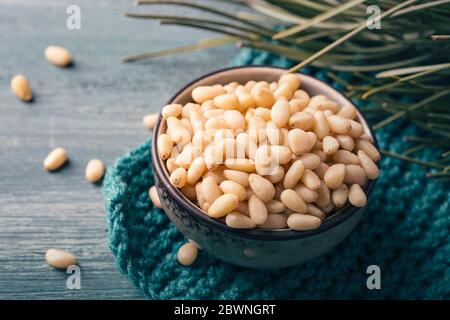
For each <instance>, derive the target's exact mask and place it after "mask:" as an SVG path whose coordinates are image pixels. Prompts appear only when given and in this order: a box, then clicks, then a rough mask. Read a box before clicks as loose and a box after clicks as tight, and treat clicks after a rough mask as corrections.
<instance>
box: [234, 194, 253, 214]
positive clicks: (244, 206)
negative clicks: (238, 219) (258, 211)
mask: <svg viewBox="0 0 450 320" xmlns="http://www.w3.org/2000/svg"><path fill="white" fill-rule="evenodd" d="M247 196H248V195H247ZM234 211H237V212H240V213H242V214H244V215H246V216H249V215H250V214H249V211H248V202H247V201H242V202H238V204H237V206H236V208H234Z"/></svg>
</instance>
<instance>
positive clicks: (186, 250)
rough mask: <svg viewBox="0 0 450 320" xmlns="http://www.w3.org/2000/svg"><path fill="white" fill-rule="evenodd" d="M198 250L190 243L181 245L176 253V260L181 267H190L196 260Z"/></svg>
mask: <svg viewBox="0 0 450 320" xmlns="http://www.w3.org/2000/svg"><path fill="white" fill-rule="evenodd" d="M197 255H198V248H197V246H196V245H195V244H193V243H192V242H188V243H185V244H183V245H182V246H181V247H180V249H178V252H177V259H178V262H179V263H180V264H182V265H183V266H190V265H191V264H193V263H194V261H195V259H197Z"/></svg>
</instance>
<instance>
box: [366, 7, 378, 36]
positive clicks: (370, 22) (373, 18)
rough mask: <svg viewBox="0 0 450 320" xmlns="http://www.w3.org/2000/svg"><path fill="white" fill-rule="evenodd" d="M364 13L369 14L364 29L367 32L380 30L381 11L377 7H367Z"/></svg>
mask: <svg viewBox="0 0 450 320" xmlns="http://www.w3.org/2000/svg"><path fill="white" fill-rule="evenodd" d="M366 13H367V14H370V16H369V17H368V18H367V21H366V27H367V29H369V30H374V29H377V30H379V29H381V9H380V7H379V6H377V5H371V6H368V7H367V9H366Z"/></svg>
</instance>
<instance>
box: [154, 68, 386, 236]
mask: <svg viewBox="0 0 450 320" xmlns="http://www.w3.org/2000/svg"><path fill="white" fill-rule="evenodd" d="M192 99H193V102H190V103H187V104H185V105H184V106H182V105H180V104H169V105H166V106H165V107H164V108H163V109H162V117H163V118H164V120H165V123H166V126H167V130H166V132H165V133H162V134H160V135H159V136H158V141H157V146H158V153H159V155H160V157H161V158H162V159H163V160H164V161H165V164H166V167H167V170H168V172H169V174H170V177H169V179H170V182H171V184H172V185H173V186H175V187H176V188H178V189H180V191H181V192H182V193H183V194H184V196H185V197H186V198H187V199H189V200H190V201H192V202H194V203H195V204H196V205H198V206H199V207H200V208H201V209H202V210H203V211H204V212H205V214H207V215H208V216H210V217H212V218H216V219H220V220H222V221H224V222H225V223H226V224H227V225H228V226H230V227H232V228H261V229H284V228H287V227H289V228H290V229H293V230H311V229H315V228H318V227H319V226H320V224H321V222H322V220H323V219H324V218H326V217H327V216H329V215H331V214H333V213H334V212H336V211H337V209H339V208H341V207H343V206H344V205H346V203H347V201H348V202H349V203H350V204H351V205H353V206H357V207H363V206H364V205H365V204H366V201H367V200H366V195H365V193H364V191H363V189H362V187H364V185H365V184H366V182H367V180H368V179H370V180H373V179H376V178H377V177H378V174H379V170H378V167H377V165H376V162H377V161H378V160H379V159H380V153H379V151H378V150H377V149H376V148H375V147H374V145H373V144H372V142H373V141H372V139H371V137H370V136H369V135H367V134H365V133H364V127H363V126H362V124H361V123H359V122H358V120H357V119H356V116H357V112H356V109H355V107H353V106H352V105H344V106H339V105H338V104H337V103H336V102H334V101H332V100H330V99H329V98H328V97H326V96H324V95H316V96H312V97H310V95H309V94H308V93H307V92H306V91H305V90H302V89H301V83H300V79H299V77H298V76H296V75H294V74H284V75H282V76H281V77H280V79H279V81H277V82H272V83H268V82H265V81H260V82H255V81H249V82H247V83H245V84H239V83H238V82H231V83H228V84H226V85H220V84H218V85H213V86H199V87H196V88H195V89H194V90H193V91H192ZM151 120H152V121H151V122H153V120H154V119H151ZM155 191H156V190H155ZM155 191H153V197H152V198H155V197H156V198H157V194H156V192H155ZM155 194H156V196H155ZM159 205H160V204H159Z"/></svg>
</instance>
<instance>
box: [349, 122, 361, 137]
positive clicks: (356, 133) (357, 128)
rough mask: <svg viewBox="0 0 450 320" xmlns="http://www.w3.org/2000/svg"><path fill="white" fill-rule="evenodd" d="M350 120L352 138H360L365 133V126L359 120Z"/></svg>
mask: <svg viewBox="0 0 450 320" xmlns="http://www.w3.org/2000/svg"><path fill="white" fill-rule="evenodd" d="M349 121H350V131H349V132H348V134H349V135H350V137H352V138H359V137H360V136H361V135H362V134H363V133H364V127H363V126H362V124H360V123H359V122H356V121H354V120H349Z"/></svg>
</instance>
